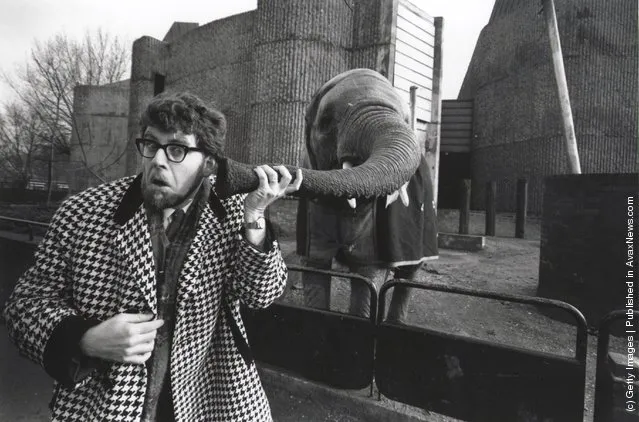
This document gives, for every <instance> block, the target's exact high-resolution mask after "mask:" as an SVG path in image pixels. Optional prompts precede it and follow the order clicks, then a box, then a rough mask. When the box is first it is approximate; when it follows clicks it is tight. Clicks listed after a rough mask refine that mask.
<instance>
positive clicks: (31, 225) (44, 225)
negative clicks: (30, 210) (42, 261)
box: [0, 215, 49, 241]
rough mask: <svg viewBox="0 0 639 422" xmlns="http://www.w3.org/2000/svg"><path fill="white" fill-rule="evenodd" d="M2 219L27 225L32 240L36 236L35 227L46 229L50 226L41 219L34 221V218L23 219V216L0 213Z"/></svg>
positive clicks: (0, 219) (0, 220)
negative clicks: (2, 214) (16, 216)
mask: <svg viewBox="0 0 639 422" xmlns="http://www.w3.org/2000/svg"><path fill="white" fill-rule="evenodd" d="M2 221H7V222H10V223H15V224H19V225H25V226H27V235H28V236H29V240H30V241H31V240H33V239H34V238H35V236H34V234H33V228H34V227H41V228H44V229H45V230H46V229H47V228H48V227H49V223H42V222H40V221H33V220H23V219H21V218H13V217H5V216H1V215H0V222H2Z"/></svg>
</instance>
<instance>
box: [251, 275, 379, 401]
mask: <svg viewBox="0 0 639 422" xmlns="http://www.w3.org/2000/svg"><path fill="white" fill-rule="evenodd" d="M288 269H289V271H292V272H302V273H303V272H308V273H314V274H322V275H326V276H331V277H333V280H335V278H342V279H346V280H350V281H356V282H361V283H365V284H366V286H368V289H369V291H370V297H371V306H370V309H371V315H370V316H369V318H364V317H359V316H354V315H348V314H341V313H338V312H333V311H329V310H323V309H313V308H305V307H301V306H295V305H289V304H283V303H274V304H272V305H271V306H269V307H268V308H267V309H262V310H253V309H248V308H244V309H242V319H243V321H244V325H245V327H246V331H247V336H248V338H249V342H250V344H251V349H252V350H253V354H254V355H255V358H256V359H257V360H259V361H261V362H264V363H268V364H270V365H273V366H276V367H279V368H282V369H286V370H289V371H291V372H293V373H295V374H298V375H301V376H303V377H305V378H308V379H310V380H314V381H319V382H323V383H325V384H328V385H330V386H332V387H336V388H345V389H361V388H365V387H367V386H371V388H372V380H373V366H374V350H375V321H376V320H377V291H376V289H375V286H374V285H373V283H372V282H371V281H370V280H369V279H367V278H365V277H362V276H360V275H357V274H351V273H341V272H336V271H328V270H320V269H313V268H307V267H301V266H296V265H289V266H288ZM371 391H372V390H371Z"/></svg>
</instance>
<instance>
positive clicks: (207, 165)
mask: <svg viewBox="0 0 639 422" xmlns="http://www.w3.org/2000/svg"><path fill="white" fill-rule="evenodd" d="M212 174H217V160H215V158H214V157H211V156H210V155H207V156H206V157H205V158H204V176H206V177H208V176H210V175H212Z"/></svg>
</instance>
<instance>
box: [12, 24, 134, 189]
mask: <svg viewBox="0 0 639 422" xmlns="http://www.w3.org/2000/svg"><path fill="white" fill-rule="evenodd" d="M129 63H130V52H129V50H128V49H127V48H125V46H124V44H123V43H122V42H121V41H120V39H118V38H117V37H114V36H112V35H109V34H108V33H106V32H104V31H103V30H101V29H98V30H97V31H95V32H87V33H86V34H85V36H84V38H83V39H82V40H80V41H78V40H73V39H70V38H69V37H68V36H67V35H65V34H64V33H59V34H56V35H55V36H53V37H52V38H50V39H49V40H47V41H45V42H39V41H36V42H35V44H34V47H33V48H32V50H31V55H30V57H29V59H28V60H27V62H26V63H25V64H24V65H23V66H21V67H20V68H18V70H17V71H16V72H15V74H13V75H7V74H4V75H3V78H4V80H5V82H6V83H7V84H8V85H9V86H10V87H11V88H12V89H13V90H14V91H15V93H16V94H17V97H18V99H19V101H20V102H21V103H22V104H23V106H24V107H25V108H26V109H28V110H29V113H33V115H34V116H37V118H38V119H39V121H40V123H41V124H42V132H41V135H42V138H43V141H44V142H47V143H48V144H49V145H50V156H51V160H53V157H54V156H55V155H56V154H60V153H62V154H67V155H69V154H70V151H71V145H70V142H71V135H72V132H75V135H76V136H77V139H78V141H79V146H80V148H81V152H82V154H81V155H82V156H83V157H84V161H83V165H84V166H85V167H86V169H87V170H88V171H89V172H90V173H91V174H93V175H94V176H95V177H96V178H98V179H100V180H102V177H101V175H100V174H99V173H100V170H104V169H105V168H108V167H110V166H112V165H113V164H115V163H116V162H117V161H118V160H119V159H120V157H119V156H116V155H117V154H113V155H114V156H111V155H110V154H109V156H105V157H103V160H102V162H101V163H89V162H88V161H87V160H86V152H85V151H84V149H83V148H84V145H85V144H87V143H90V140H87V139H82V135H81V133H80V131H79V130H78V128H77V125H76V124H75V123H76V122H75V120H74V115H73V89H74V88H75V86H76V85H103V84H109V83H113V82H117V81H120V80H122V79H123V78H124V77H125V76H126V73H127V72H128V70H129ZM84 136H90V133H89V134H88V135H87V134H86V133H84ZM114 151H115V149H114ZM50 167H51V166H50ZM49 186H51V175H49Z"/></svg>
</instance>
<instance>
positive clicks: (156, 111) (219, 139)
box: [140, 92, 226, 157]
mask: <svg viewBox="0 0 639 422" xmlns="http://www.w3.org/2000/svg"><path fill="white" fill-rule="evenodd" d="M149 126H153V127H155V128H157V129H160V130H162V131H165V132H177V131H181V132H182V133H184V134H187V135H190V134H193V135H195V139H196V141H197V146H198V147H199V148H202V149H204V150H205V151H206V153H207V154H209V155H211V156H213V157H218V156H220V155H222V153H223V152H224V141H225V137H226V118H225V117H224V115H223V114H222V113H221V112H220V111H219V110H217V109H216V108H214V106H212V105H207V104H206V103H204V101H202V100H201V99H200V98H198V97H196V96H195V95H193V94H191V93H189V92H181V93H162V94H159V95H157V96H155V97H154V98H153V99H152V100H151V102H150V103H149V104H148V106H147V107H146V110H145V111H144V112H143V113H142V116H141V117H140V128H141V130H142V133H144V131H145V130H146V128H147V127H149Z"/></svg>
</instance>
